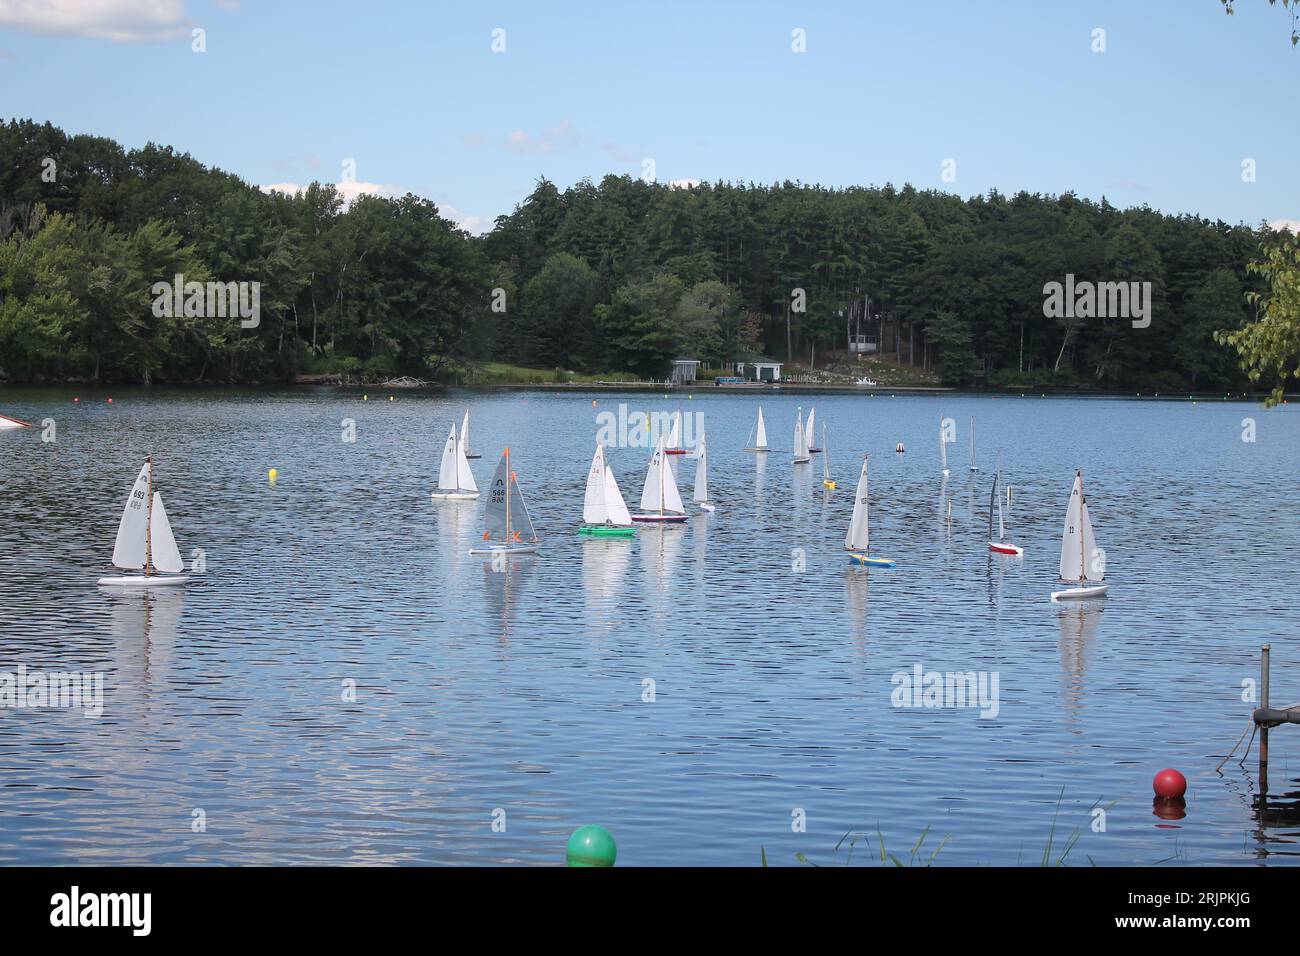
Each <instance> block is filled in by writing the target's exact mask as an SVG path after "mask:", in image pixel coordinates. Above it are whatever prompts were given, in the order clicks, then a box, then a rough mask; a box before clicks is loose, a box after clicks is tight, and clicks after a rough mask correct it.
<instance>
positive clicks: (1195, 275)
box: [0, 120, 1275, 391]
mask: <svg viewBox="0 0 1300 956" xmlns="http://www.w3.org/2000/svg"><path fill="white" fill-rule="evenodd" d="M0 156H2V157H3V163H0V379H4V380H9V381H16V382H27V381H37V382H39V381H66V380H85V381H97V382H113V383H155V382H156V383H195V382H209V383H222V382H265V383H269V382H279V381H291V380H292V379H293V377H294V376H295V375H296V374H301V373H309V372H315V373H320V372H332V373H340V374H343V375H348V376H352V377H357V378H368V379H379V378H383V377H387V376H391V375H399V374H407V375H412V376H416V377H419V378H424V379H431V380H439V381H455V380H459V379H460V378H461V377H462V376H463V375H464V374H465V373H466V372H467V371H472V370H474V369H475V368H477V367H480V366H481V365H483V364H484V363H487V362H490V361H504V362H510V363H513V364H516V365H523V366H527V367H530V368H542V369H553V368H563V369H571V370H576V371H579V372H584V371H585V372H607V373H618V372H628V373H634V374H636V375H640V376H647V377H650V376H654V377H660V378H662V377H663V375H664V373H665V372H666V370H667V367H668V364H669V361H670V360H671V358H672V357H673V356H675V355H678V354H685V355H689V356H692V357H695V358H700V359H704V360H706V361H707V362H708V363H710V364H711V365H714V366H720V365H722V364H724V363H725V362H727V361H729V360H732V359H736V358H744V357H747V356H753V355H755V354H763V355H768V356H771V357H773V358H776V359H788V358H790V356H791V355H793V357H794V358H795V360H797V361H802V362H804V363H807V362H808V360H809V358H810V357H811V356H822V355H826V354H827V353H828V352H831V351H833V350H837V349H838V350H843V349H844V348H845V347H846V334H847V333H846V311H847V310H851V309H852V310H860V309H861V308H862V304H863V303H864V301H865V300H866V298H867V297H868V296H869V297H870V301H871V303H872V321H873V322H876V323H878V320H879V315H878V314H877V313H878V312H883V313H885V314H886V315H887V316H888V319H889V321H891V322H892V321H895V320H897V321H898V322H899V324H900V325H902V327H904V328H905V329H906V330H907V331H906V333H905V337H906V336H909V335H910V336H914V337H915V340H916V341H918V342H924V343H925V348H924V350H923V354H925V355H926V356H927V357H928V359H929V361H930V363H931V364H932V366H933V367H934V369H935V370H936V371H937V372H938V374H939V376H940V378H941V380H942V381H943V382H945V383H948V384H954V385H963V386H998V385H1027V384H1035V385H1055V386H1061V387H1079V388H1097V389H1128V390H1152V391H1159V390H1170V391H1173V390H1178V389H1198V390H1237V391H1240V390H1242V389H1245V388H1247V387H1250V385H1251V383H1250V382H1249V380H1248V378H1247V375H1246V373H1245V372H1243V371H1241V369H1240V366H1239V364H1238V359H1237V354H1236V352H1235V351H1233V349H1232V348H1230V347H1229V346H1228V345H1224V344H1219V343H1218V342H1217V341H1216V338H1215V333H1216V332H1219V331H1222V330H1229V331H1230V330H1235V329H1239V328H1241V327H1242V326H1243V325H1244V324H1246V323H1248V322H1249V321H1250V320H1251V319H1252V318H1253V317H1254V316H1253V314H1252V313H1253V307H1252V306H1250V305H1248V302H1247V293H1250V292H1256V293H1259V292H1263V291H1265V290H1266V287H1265V282H1266V276H1263V275H1261V274H1260V273H1259V271H1258V270H1257V269H1255V270H1252V269H1248V268H1247V267H1248V264H1249V263H1251V262H1252V261H1255V260H1258V259H1260V258H1261V244H1264V243H1268V242H1271V241H1273V240H1274V238H1275V237H1274V235H1273V234H1271V233H1270V232H1269V230H1267V229H1265V228H1262V227H1261V228H1258V229H1256V228H1250V227H1246V226H1242V225H1230V224H1227V223H1224V222H1212V221H1209V220H1206V219H1202V218H1199V217H1197V216H1194V215H1180V216H1170V215H1165V214H1161V213H1158V212H1155V211H1153V210H1151V209H1148V208H1135V209H1127V210H1121V209H1117V208H1115V207H1113V206H1111V205H1110V204H1109V203H1107V202H1106V201H1105V200H1104V199H1103V200H1101V201H1100V202H1095V201H1092V200H1088V199H1081V198H1079V197H1077V196H1074V195H1071V194H1065V195H1061V196H1041V195H1030V194H1027V193H1019V194H1017V195H1014V196H1003V195H1001V194H998V193H990V194H988V195H985V196H978V197H974V198H971V199H966V200H963V199H961V198H959V197H957V196H954V195H951V194H947V193H941V192H933V191H919V190H916V189H914V188H912V187H911V186H905V187H903V188H901V189H898V188H895V187H893V186H888V185H887V186H884V187H878V188H867V187H852V188H847V189H828V188H823V187H820V186H810V185H804V184H800V183H791V182H785V183H781V184H779V185H755V184H747V185H746V184H726V183H716V184H702V185H698V186H694V187H691V188H676V187H670V186H667V185H660V184H652V183H647V182H644V181H642V180H639V179H634V178H632V177H629V176H606V177H605V178H604V179H603V180H601V182H600V183H598V184H597V183H592V182H590V181H583V182H580V183H578V184H577V185H575V186H573V187H572V188H569V189H567V190H563V191H561V190H559V189H557V188H556V186H555V185H554V184H552V183H551V182H549V181H547V180H545V179H543V180H541V181H539V182H538V184H537V186H536V188H535V189H534V191H533V193H532V194H531V195H530V196H528V197H527V198H525V199H524V200H523V201H522V202H521V203H520V204H519V205H518V206H517V207H516V209H515V210H514V212H513V213H511V214H510V215H508V216H502V217H500V218H499V219H498V220H497V223H496V226H495V228H493V230H492V231H491V232H489V233H488V234H486V235H484V236H479V237H474V236H470V235H468V234H467V233H465V232H462V231H461V230H459V229H458V228H457V227H456V226H455V225H454V224H453V223H451V222H449V221H448V220H446V219H444V218H442V216H440V214H439V212H438V209H437V207H436V206H435V205H433V204H432V203H431V202H429V201H427V200H424V199H421V198H418V197H416V196H412V195H407V196H405V197H403V198H401V199H388V198H382V197H377V196H365V195H363V196H360V197H359V198H357V199H356V200H355V201H354V202H352V203H351V204H350V205H346V206H345V204H344V202H343V200H342V199H341V197H340V196H339V194H338V192H337V190H336V189H335V188H334V187H333V186H330V185H320V184H313V185H312V186H310V187H308V188H307V189H305V190H304V191H303V192H301V193H300V194H297V195H293V196H290V195H285V194H282V193H272V194H265V193H263V192H261V191H260V190H259V189H257V188H256V187H255V186H252V185H249V184H247V183H245V182H243V181H242V180H240V179H239V178H237V177H235V176H233V175H231V174H229V173H225V172H222V171H220V170H217V169H208V168H206V167H205V166H203V165H202V164H201V163H199V162H198V161H196V160H194V159H193V158H191V157H190V156H188V155H184V154H177V153H175V152H174V151H173V150H171V149H170V148H167V147H162V146H156V145H153V144H150V145H147V146H145V147H143V148H141V149H133V150H124V149H123V148H122V147H121V146H120V145H118V144H117V143H115V142H113V141H111V140H107V139H103V138H100V137H95V136H87V135H71V136H70V135H68V134H66V133H64V132H63V131H61V130H59V129H57V128H55V127H53V126H51V125H49V124H44V125H41V124H37V123H35V122H31V121H25V120H16V121H12V122H9V123H7V124H4V125H0ZM1067 273H1071V274H1073V275H1074V276H1075V277H1076V279H1078V280H1093V281H1098V282H1102V281H1109V282H1118V281H1130V280H1131V281H1138V282H1150V283H1151V284H1152V297H1153V307H1152V321H1151V324H1150V326H1149V327H1148V328H1145V329H1138V328H1133V326H1132V323H1131V322H1130V321H1129V320H1128V319H1126V318H1119V319H1117V318H1109V319H1077V318H1064V317H1063V318H1059V319H1053V318H1046V317H1045V316H1044V314H1043V301H1044V293H1043V286H1044V284H1045V283H1047V282H1052V281H1058V282H1059V281H1062V280H1063V279H1064V277H1065V275H1066V274H1067ZM177 274H181V275H183V276H184V277H185V279H186V280H187V281H196V282H206V281H209V280H211V281H221V282H258V283H260V322H259V324H258V325H257V326H256V327H255V328H244V327H241V325H240V323H239V321H238V320H237V319H230V318H223V319H217V318H203V317H195V316H186V315H184V314H173V315H158V314H155V313H156V312H157V310H156V309H155V308H153V305H154V299H155V296H154V294H153V293H152V292H151V289H152V287H153V286H154V284H155V283H158V282H166V283H171V281H172V279H173V276H175V275H177ZM796 289H798V290H803V291H802V294H801V295H800V297H799V298H800V299H802V300H803V301H804V302H806V308H804V309H803V310H802V311H799V310H798V309H797V308H794V309H792V308H791V305H792V301H793V300H792V297H793V296H794V294H795V293H794V290H796ZM850 314H854V315H857V316H859V317H861V312H860V311H859V312H853V313H850ZM864 331H871V332H873V333H874V332H875V331H876V330H875V329H874V328H873V329H865V328H864ZM902 351H903V359H904V360H905V361H906V360H907V357H908V356H907V353H908V349H907V348H906V346H905V347H904V348H903V350H902ZM917 361H918V362H919V361H920V359H919V358H917ZM1265 379H1267V376H1265ZM1258 384H1260V385H1266V386H1269V387H1271V386H1272V384H1273V382H1271V381H1267V380H1262V381H1260V382H1259V383H1258Z"/></svg>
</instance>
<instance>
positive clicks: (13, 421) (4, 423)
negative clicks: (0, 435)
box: [0, 415, 32, 430]
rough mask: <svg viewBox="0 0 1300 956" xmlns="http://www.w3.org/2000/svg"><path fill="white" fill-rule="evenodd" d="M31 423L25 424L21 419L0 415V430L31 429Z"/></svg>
mask: <svg viewBox="0 0 1300 956" xmlns="http://www.w3.org/2000/svg"><path fill="white" fill-rule="evenodd" d="M31 427H32V423H31V422H25V421H23V420H22V419H21V418H10V417H9V416H8V415H0V430H3V429H6V428H31Z"/></svg>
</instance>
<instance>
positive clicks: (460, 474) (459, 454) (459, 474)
mask: <svg viewBox="0 0 1300 956" xmlns="http://www.w3.org/2000/svg"><path fill="white" fill-rule="evenodd" d="M465 421H466V422H468V421H469V413H468V412H466V413H465ZM465 449H466V445H465V433H464V432H463V431H462V432H461V433H460V441H458V442H457V443H456V487H457V489H459V490H460V491H478V485H477V484H475V483H474V472H472V471H470V470H469V459H468V458H466V457H465V455H466V450H465Z"/></svg>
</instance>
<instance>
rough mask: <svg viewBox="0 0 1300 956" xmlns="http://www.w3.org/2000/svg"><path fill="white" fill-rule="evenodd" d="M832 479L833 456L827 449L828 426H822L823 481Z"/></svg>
mask: <svg viewBox="0 0 1300 956" xmlns="http://www.w3.org/2000/svg"><path fill="white" fill-rule="evenodd" d="M830 480H831V456H830V453H829V452H827V451H826V426H825V425H823V426H822V481H830Z"/></svg>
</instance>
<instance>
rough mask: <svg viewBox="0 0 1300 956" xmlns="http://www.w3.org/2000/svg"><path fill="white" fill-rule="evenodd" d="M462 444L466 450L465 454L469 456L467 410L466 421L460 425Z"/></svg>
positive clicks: (467, 413)
mask: <svg viewBox="0 0 1300 956" xmlns="http://www.w3.org/2000/svg"><path fill="white" fill-rule="evenodd" d="M460 444H461V447H462V448H464V449H465V454H466V455H468V454H469V409H468V408H467V409H465V419H464V420H463V421H462V422H461V423H460Z"/></svg>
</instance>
